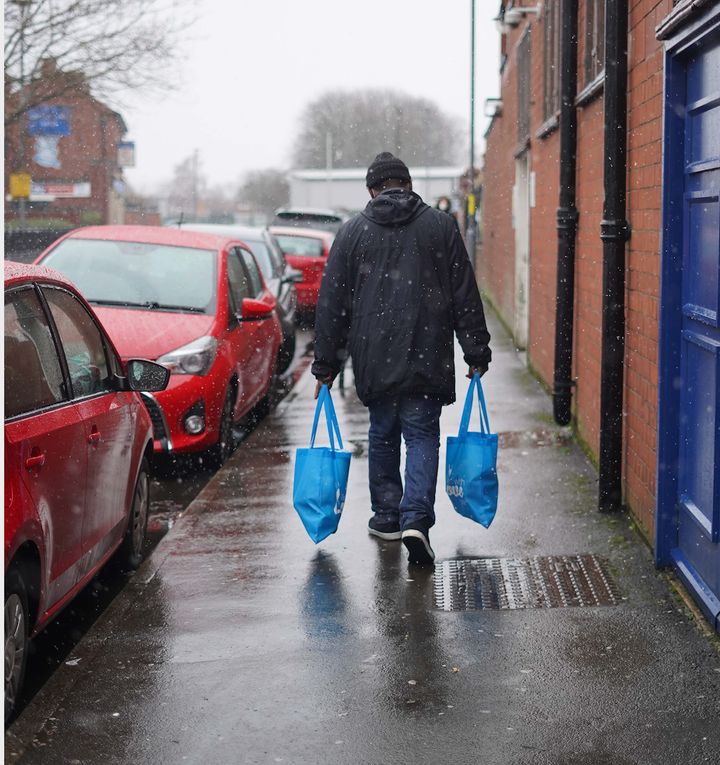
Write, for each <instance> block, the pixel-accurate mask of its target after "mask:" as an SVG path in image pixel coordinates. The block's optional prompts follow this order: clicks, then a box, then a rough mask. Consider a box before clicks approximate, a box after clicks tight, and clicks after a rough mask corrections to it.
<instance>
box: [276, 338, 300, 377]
mask: <svg viewBox="0 0 720 765" xmlns="http://www.w3.org/2000/svg"><path fill="white" fill-rule="evenodd" d="M293 358H295V332H294V331H293V332H291V333H290V334H288V335H286V336H284V337H283V342H282V345H281V346H280V350H279V351H278V357H277V367H276V371H277V374H279V375H281V374H283V373H284V372H287V370H288V367H289V366H290V364H291V363H292V360H293Z"/></svg>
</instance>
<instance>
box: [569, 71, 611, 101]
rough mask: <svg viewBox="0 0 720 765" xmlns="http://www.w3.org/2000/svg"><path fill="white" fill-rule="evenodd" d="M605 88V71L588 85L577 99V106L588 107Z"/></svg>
mask: <svg viewBox="0 0 720 765" xmlns="http://www.w3.org/2000/svg"><path fill="white" fill-rule="evenodd" d="M604 87H605V70H603V71H602V72H600V74H599V75H598V76H597V77H596V78H595V79H594V80H593V81H592V82H590V83H588V84H587V85H586V86H585V87H584V88H583V89H582V90H581V91H580V92H579V93H578V94H577V96H576V97H575V106H586V105H587V104H589V103H590V102H591V101H594V100H595V99H596V98H597V97H598V96H599V95H600V94H601V93H602V92H603V88H604Z"/></svg>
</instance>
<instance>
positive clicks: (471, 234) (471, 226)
mask: <svg viewBox="0 0 720 765" xmlns="http://www.w3.org/2000/svg"><path fill="white" fill-rule="evenodd" d="M468 176H469V178H468V180H469V184H470V190H469V192H468V195H467V207H466V216H465V241H466V243H467V248H468V252H469V254H470V263H471V265H472V267H473V270H474V269H475V241H476V227H475V0H470V168H469V170H468Z"/></svg>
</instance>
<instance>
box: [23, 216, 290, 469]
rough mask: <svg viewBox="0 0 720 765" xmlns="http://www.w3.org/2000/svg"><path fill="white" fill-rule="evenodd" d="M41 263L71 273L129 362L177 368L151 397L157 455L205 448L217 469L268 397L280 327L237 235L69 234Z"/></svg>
mask: <svg viewBox="0 0 720 765" xmlns="http://www.w3.org/2000/svg"><path fill="white" fill-rule="evenodd" d="M38 262H41V263H43V264H45V265H51V266H52V267H53V268H56V269H57V270H58V271H61V272H62V273H64V274H67V276H69V277H70V278H71V279H72V280H73V282H74V283H75V284H77V286H78V288H79V289H80V290H81V291H82V293H83V295H84V296H85V298H86V299H87V300H88V302H90V303H91V305H93V306H94V308H95V310H96V312H97V314H98V315H99V316H100V319H101V320H102V322H103V324H104V325H105V326H106V327H107V330H108V332H109V333H110V336H111V337H112V339H113V341H114V343H115V344H116V346H117V347H118V349H119V351H120V354H121V356H122V357H129V356H143V357H146V358H151V359H154V360H156V361H157V362H158V363H160V364H163V365H164V366H166V367H167V368H168V369H169V370H170V371H171V376H170V384H169V385H168V387H167V390H165V391H163V392H162V393H159V394H158V395H157V396H151V395H146V396H144V397H143V398H144V400H145V404H146V406H147V408H148V410H149V412H150V415H151V417H152V420H153V429H154V449H155V452H156V453H167V452H186V453H190V452H205V451H207V455H206V456H207V457H208V460H209V462H210V463H211V464H213V465H215V466H218V465H220V464H222V462H223V461H224V460H225V459H226V458H227V457H228V455H229V454H230V452H231V451H232V447H233V436H232V430H233V423H234V422H236V421H238V420H240V419H242V418H243V417H245V416H246V415H247V414H248V413H249V412H250V411H251V410H252V409H253V408H254V407H256V406H257V405H258V404H259V403H260V402H261V401H263V399H264V398H265V397H266V396H267V394H268V391H269V389H270V385H271V382H272V380H273V376H274V373H275V368H276V361H277V355H278V350H279V347H280V343H281V340H282V331H281V327H280V322H279V320H278V316H277V312H276V310H275V309H276V301H275V298H274V296H273V295H272V294H271V293H270V291H269V290H268V289H267V287H266V285H265V282H264V280H263V276H262V274H261V272H260V270H259V268H258V265H257V263H256V261H255V258H254V257H253V255H252V253H251V251H250V249H249V248H248V247H247V246H246V245H245V244H243V242H241V241H240V240H238V239H234V238H232V237H228V236H219V235H216V234H208V233H199V232H195V231H186V230H184V229H183V230H180V229H172V228H164V227H161V226H93V227H88V228H80V229H76V230H75V231H71V232H70V233H69V234H67V235H65V236H64V237H63V238H61V239H59V240H58V241H57V242H55V243H54V244H52V245H51V246H50V247H49V248H48V249H47V250H46V251H45V252H44V253H43V254H42V255H41V256H40V257H39V258H38Z"/></svg>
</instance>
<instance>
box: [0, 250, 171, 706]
mask: <svg viewBox="0 0 720 765" xmlns="http://www.w3.org/2000/svg"><path fill="white" fill-rule="evenodd" d="M169 376H170V375H169V373H168V371H167V369H165V368H164V367H162V366H160V365H158V364H154V363H153V362H151V361H143V360H140V359H131V360H129V361H128V362H127V363H126V364H123V363H122V362H121V361H120V358H119V356H118V353H117V351H116V350H115V347H114V346H113V344H112V342H111V341H110V339H109V338H108V336H107V334H106V333H105V331H104V329H103V327H102V325H101V324H100V323H99V321H98V319H97V317H96V316H95V314H94V313H93V311H92V309H91V308H90V307H89V306H88V304H87V303H86V302H85V301H84V300H83V298H82V297H81V296H80V295H79V293H78V292H77V291H76V290H75V288H74V287H73V286H72V284H71V283H70V282H69V281H68V280H67V279H65V278H64V277H63V276H61V275H60V274H59V273H57V272H55V271H52V270H50V269H49V268H42V267H38V266H27V265H20V264H17V263H6V264H5V719H6V721H7V720H8V718H9V717H10V716H11V715H12V713H13V709H14V707H15V704H16V701H17V698H18V693H19V691H20V687H21V685H22V680H23V674H24V671H25V660H26V656H27V646H28V640H29V638H30V637H31V636H33V635H35V634H37V633H38V632H39V631H40V630H41V629H42V628H43V627H44V626H45V625H46V624H47V623H48V622H49V621H50V620H51V619H52V618H53V617H54V616H55V615H56V614H57V613H58V612H59V611H60V610H61V609H62V608H63V607H64V606H65V605H67V603H68V602H69V601H70V600H71V599H72V598H73V597H74V596H75V595H76V594H77V593H78V592H79V591H80V590H81V589H82V588H83V587H85V585H86V584H87V583H88V582H89V581H90V579H92V577H93V576H95V574H96V573H97V572H98V570H99V569H100V567H101V566H102V565H103V564H104V563H105V562H106V561H107V560H108V559H109V558H110V557H111V556H112V555H113V553H115V552H116V551H118V550H119V554H120V556H121V557H123V558H124V560H125V562H126V563H127V564H129V565H131V566H136V565H137V564H138V563H139V562H140V558H141V555H142V550H143V544H144V541H145V530H146V527H147V514H148V507H149V502H150V500H149V486H150V478H149V466H148V460H149V457H150V455H151V454H152V423H151V421H150V417H149V415H148V413H147V410H146V409H145V407H144V406H143V404H142V400H141V398H140V394H139V393H137V392H136V391H139V390H146V391H160V390H162V389H163V388H164V387H165V386H166V385H167V382H168V379H169Z"/></svg>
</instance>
